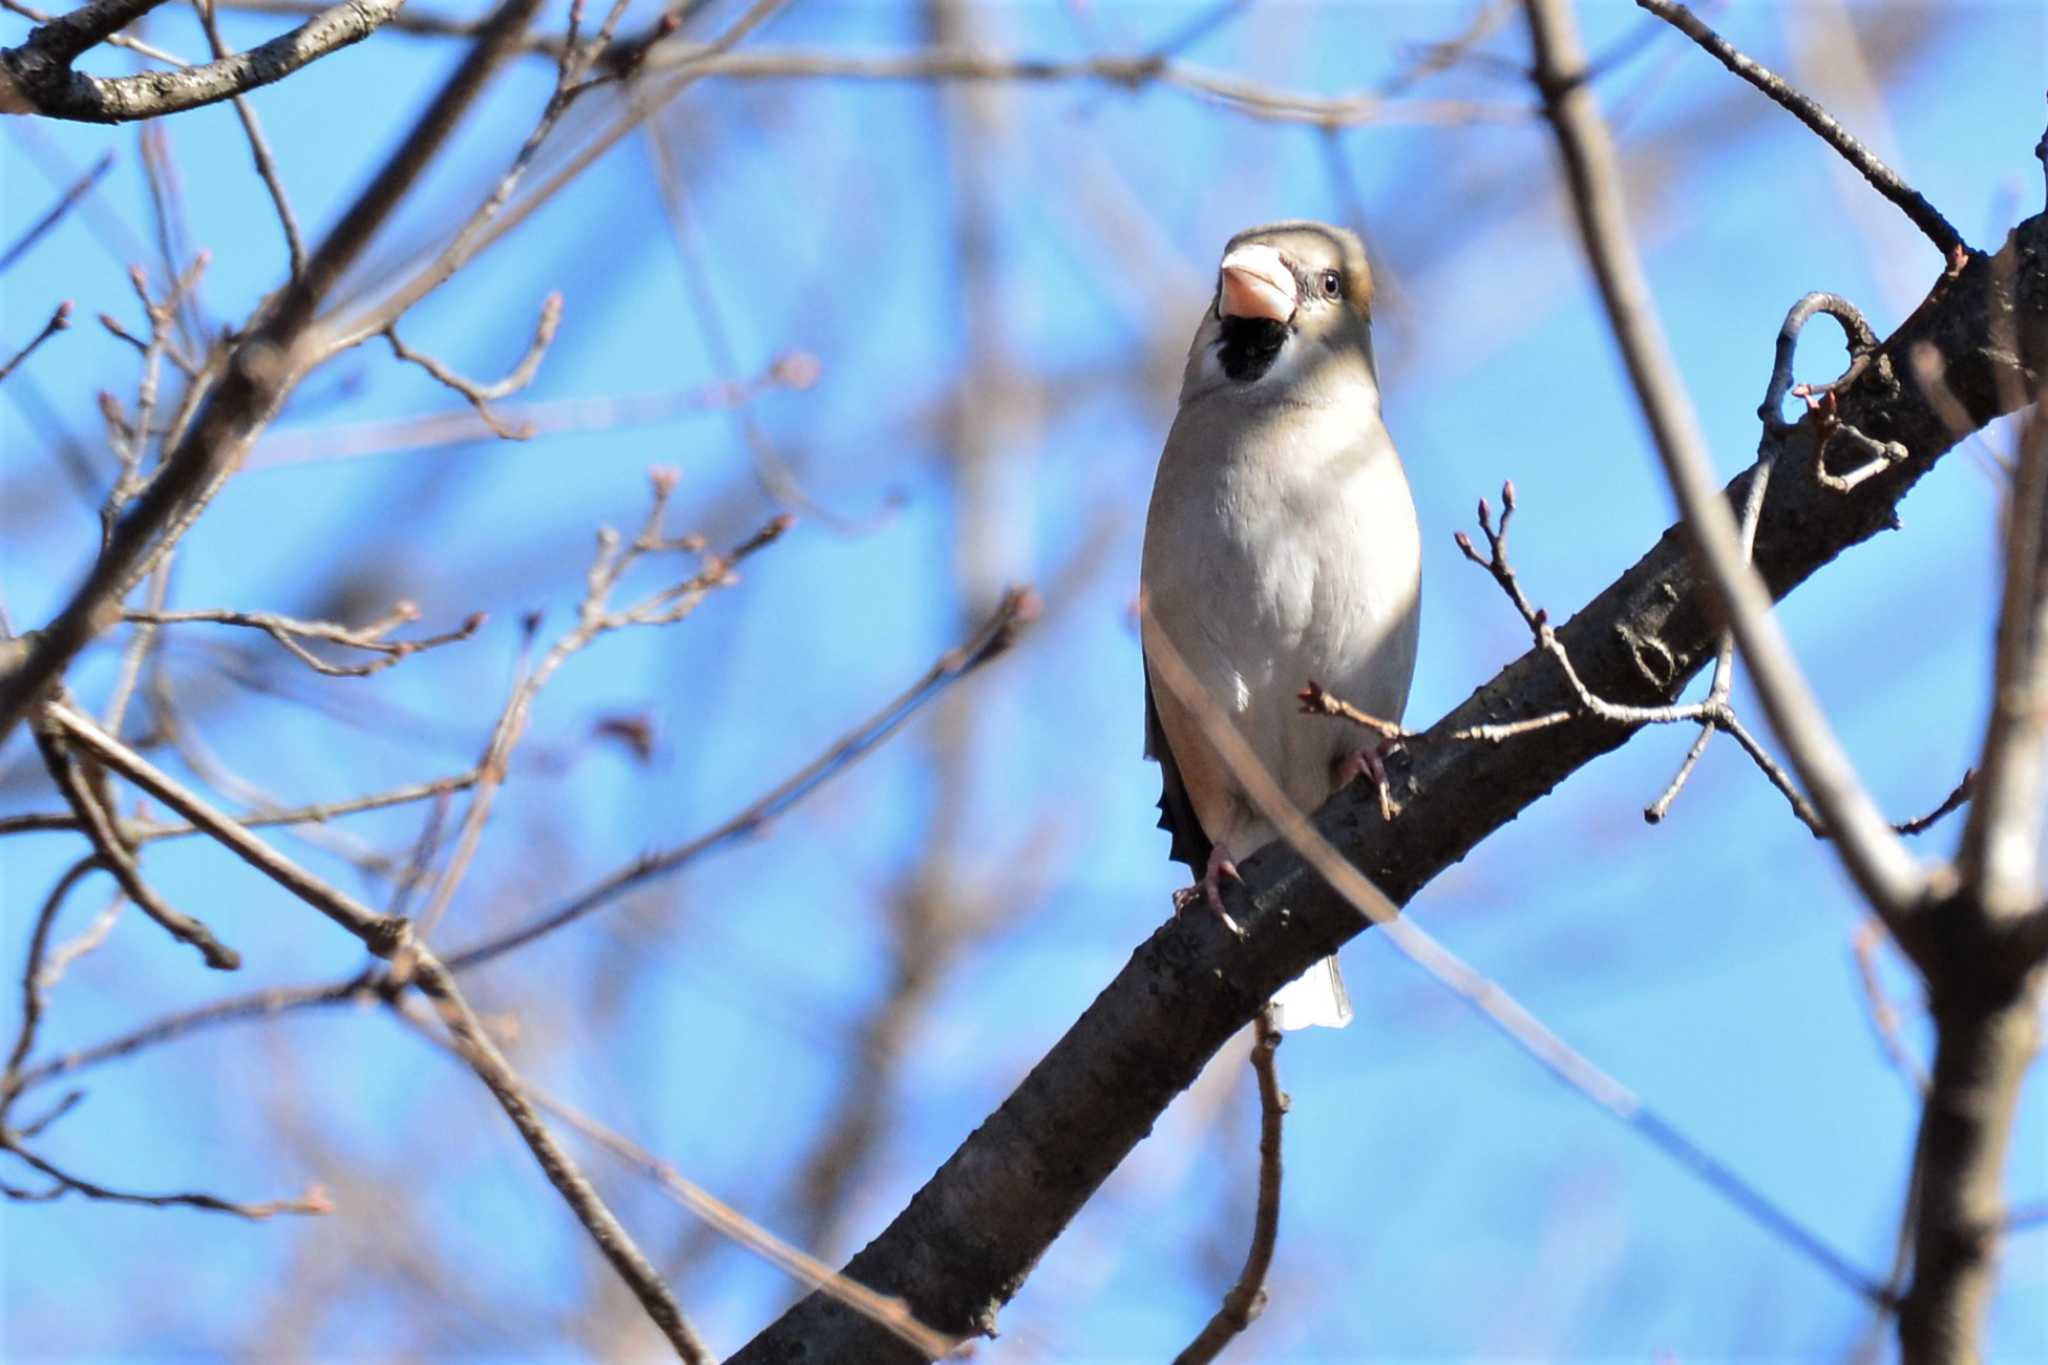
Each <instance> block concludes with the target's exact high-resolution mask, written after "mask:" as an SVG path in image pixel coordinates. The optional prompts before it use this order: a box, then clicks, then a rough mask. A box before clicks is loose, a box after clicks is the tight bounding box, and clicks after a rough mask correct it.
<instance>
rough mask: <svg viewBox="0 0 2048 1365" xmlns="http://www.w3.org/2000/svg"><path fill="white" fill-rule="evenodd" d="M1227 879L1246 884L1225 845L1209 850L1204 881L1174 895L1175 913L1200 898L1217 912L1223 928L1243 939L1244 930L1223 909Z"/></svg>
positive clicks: (1203, 874)
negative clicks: (1224, 880) (1224, 883)
mask: <svg viewBox="0 0 2048 1365" xmlns="http://www.w3.org/2000/svg"><path fill="white" fill-rule="evenodd" d="M1225 877H1228V878H1230V880H1232V881H1234V882H1237V883H1239V884H1242V883H1243V882H1244V878H1243V877H1242V876H1240V875H1239V874H1238V871H1237V864H1236V863H1234V862H1232V861H1231V860H1230V854H1229V852H1228V851H1226V850H1225V849H1224V847H1223V845H1221V844H1218V845H1216V846H1215V847H1214V848H1211V849H1210V850H1209V866H1208V870H1207V871H1205V872H1203V873H1202V880H1200V881H1198V882H1196V883H1195V884H1194V885H1193V886H1189V887H1184V888H1182V889H1181V890H1179V891H1177V892H1175V893H1174V897H1173V912H1174V913H1175V914H1176V915H1177V914H1179V913H1180V912H1181V911H1182V910H1185V909H1186V908H1187V907H1188V906H1190V905H1192V904H1194V901H1195V898H1196V897H1197V896H1200V897H1201V898H1202V899H1203V900H1205V901H1207V902H1208V903H1209V908H1210V909H1211V910H1213V911H1215V912H1216V918H1217V919H1219V920H1221V921H1222V922H1223V927H1224V928H1225V929H1228V930H1229V931H1230V932H1231V934H1232V936H1233V937H1236V938H1243V937H1244V929H1243V928H1242V927H1241V926H1239V924H1238V922H1237V921H1236V920H1234V919H1232V918H1231V917H1230V912H1229V911H1228V910H1225V909H1224V908H1223V879H1224V878H1225Z"/></svg>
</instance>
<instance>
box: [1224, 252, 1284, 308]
mask: <svg viewBox="0 0 2048 1365" xmlns="http://www.w3.org/2000/svg"><path fill="white" fill-rule="evenodd" d="M1295 301H1296V300H1295V293H1294V272H1293V271H1291V270H1289V269H1288V268H1287V262H1286V261H1284V260H1282V259H1281V257H1280V253H1279V252H1278V251H1275V250H1274V249H1273V248H1272V247H1269V246H1259V245H1249V246H1241V247H1239V248H1238V249H1237V250H1235V251H1233V252H1231V253H1230V254H1229V255H1228V256H1225V257H1224V258H1223V281H1222V298H1221V300H1220V305H1221V309H1222V313H1223V316H1224V317H1227V318H1269V319H1271V320H1272V321H1274V322H1285V321H1287V320H1288V319H1289V318H1291V317H1293V316H1294V305H1295Z"/></svg>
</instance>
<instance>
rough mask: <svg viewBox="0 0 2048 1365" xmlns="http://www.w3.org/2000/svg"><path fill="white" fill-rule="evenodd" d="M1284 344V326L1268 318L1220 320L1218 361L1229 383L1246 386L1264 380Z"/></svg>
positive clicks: (1284, 324) (1282, 323) (1285, 328)
mask: <svg viewBox="0 0 2048 1365" xmlns="http://www.w3.org/2000/svg"><path fill="white" fill-rule="evenodd" d="M1286 340H1287V324H1286V323H1284V322H1275V321H1273V320H1272V319H1271V318H1225V319H1223V348H1222V350H1221V351H1220V352H1219V356H1218V358H1219V359H1221V360H1222V362H1223V373H1224V374H1225V375H1226V376H1227V377H1228V378H1229V379H1230V380H1231V381H1232V382H1233V383H1238V384H1250V383H1253V382H1255V381H1257V380H1259V379H1262V378H1264V377H1265V374H1266V371H1267V370H1270V369H1272V368H1273V361H1274V360H1275V359H1276V358H1277V357H1278V356H1279V354H1280V347H1281V346H1282V345H1283V344H1284V343H1285V342H1286Z"/></svg>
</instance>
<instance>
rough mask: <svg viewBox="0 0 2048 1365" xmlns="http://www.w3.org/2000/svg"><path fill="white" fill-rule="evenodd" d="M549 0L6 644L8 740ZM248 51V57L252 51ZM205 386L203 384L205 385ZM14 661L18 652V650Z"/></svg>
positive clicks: (231, 460)
mask: <svg viewBox="0 0 2048 1365" xmlns="http://www.w3.org/2000/svg"><path fill="white" fill-rule="evenodd" d="M539 3H540V0H504V3H503V4H502V5H501V6H500V7H499V9H498V10H497V12H496V13H495V14H494V15H493V16H492V19H491V21H490V27H489V29H488V31H487V34H486V35H485V36H484V37H482V38H479V39H478V41H477V44H476V46H475V47H474V48H473V49H472V50H471V52H470V54H469V56H468V57H467V58H465V59H464V61H463V62H462V64H461V66H460V67H458V68H457V69H456V71H455V74H454V75H452V76H451V77H450V78H449V79H448V82H447V83H446V84H445V85H444V86H442V88H441V90H440V92H439V94H437V95H436V96H435V98H434V100H433V101H432V103H431V104H430V105H429V106H428V108H427V110H426V112H425V113H424V114H423V115H422V116H421V117H420V119H419V121H418V122H417V123H416V124H415V125H414V126H413V129H412V131H411V133H410V134H408V135H407V137H406V138H405V140H404V141H403V142H402V143H401V144H400V146H399V149H398V151H397V152H396V153H395V154H394V155H393V156H392V157H391V159H390V160H389V161H387V162H386V163H385V165H384V167H383V169H382V170H380V171H379V172H378V173H377V175H376V177H375V178H374V179H373V180H372V181H371V182H370V185H369V187H368V188H367V189H365V190H364V191H363V193H362V194H361V196H359V197H358V198H357V199H356V201H355V203H354V204H353V205H351V206H350V208H349V210H348V212H346V213H345V214H343V216H342V219H341V222H340V223H339V224H337V225H336V227H335V228H334V230H333V232H332V233H330V234H329V235H328V238H327V240H326V241H325V242H323V243H322V244H321V246H320V249H319V250H318V251H317V252H315V253H314V255H313V258H312V260H310V261H309V262H307V265H306V269H305V271H304V272H302V273H301V274H300V275H299V276H298V277H297V278H296V279H294V280H292V281H291V283H290V284H289V285H287V286H286V287H285V289H284V290H283V292H282V293H281V294H280V295H278V296H277V297H276V299H275V300H274V302H273V303H271V304H270V305H268V306H266V307H265V308H264V309H261V310H259V314H258V317H257V318H256V319H254V320H252V323H253V330H252V331H251V332H250V333H249V334H248V335H247V336H246V337H244V338H243V339H242V340H241V342H240V343H239V344H238V345H237V346H236V347H235V348H234V351H233V353H232V354H231V355H230V356H229V357H228V358H227V360H226V361H225V365H224V369H223V371H222V376H221V379H220V382H219V383H218V384H217V385H215V386H214V387H213V389H212V392H211V394H210V396H209V397H208V398H207V399H206V400H205V405H204V409H203V411H201V412H200V414H199V416H198V418H197V420H196V422H195V423H194V424H193V426H192V428H191V429H190V431H189V432H187V433H186V435H185V436H184V438H183V439H182V440H180V441H178V442H177V444H176V446H175V447H173V448H171V449H170V450H168V452H167V453H166V454H165V456H164V460H163V464H162V467H161V468H160V469H159V470H158V472H157V474H156V476H155V477H154V478H153V479H152V480H151V482H150V485H149V488H148V490H147V491H146V492H144V493H143V494H142V495H141V496H140V497H139V498H137V499H136V501H135V503H134V504H133V506H131V507H130V508H129V511H128V513H127V515H126V516H125V517H123V518H122V520H121V522H120V524H119V525H118V526H117V527H115V528H114V530H113V533H112V534H111V535H110V536H109V537H108V539H107V543H106V545H105V547H104V548H103V549H102V550H101V552H100V555H99V558H98V559H97V560H96V561H94V563H93V567H92V570H91V571H90V572H89V573H88V574H87V575H86V579H85V582H84V583H82V584H81V585H80V586H79V587H78V589H77V590H76V591H75V592H74V593H73V594H72V595H71V599H70V601H69V602H68V603H66V605H65V607H64V609H63V610H62V611H61V612H59V613H58V614H57V616H56V618H55V619H54V620H52V621H51V622H50V623H49V624H48V625H47V626H45V627H44V628H43V629H42V630H40V631H38V632H35V633H34V634H33V636H31V637H29V638H28V639H27V640H26V641H16V642H7V643H5V644H0V739H5V738H6V737H7V735H8V733H9V732H10V731H11V730H12V729H13V728H14V725H15V722H16V721H18V720H19V719H20V718H21V715H22V712H23V711H24V710H26V709H27V708H28V706H29V705H30V704H31V703H32V702H33V701H34V700H35V699H36V698H37V697H38V696H39V695H40V694H41V693H42V692H43V690H44V688H46V687H47V686H48V685H49V684H50V682H51V681H52V680H53V679H55V678H56V677H58V676H59V675H60V674H61V673H62V672H63V671H64V669H65V668H67V667H68V666H69V665H70V663H71V661H72V659H74V658H76V657H77V655H78V653H79V651H81V650H83V649H84V648H85V647H86V645H88V644H90V643H91V642H92V641H93V639H94V638H96V637H97V636H98V635H99V634H100V632H101V631H102V630H104V629H106V627H107V626H108V625H110V624H111V620H110V618H111V617H112V616H113V615H114V613H116V612H117V611H118V608H119V602H120V599H121V598H122V597H124V596H126V594H127V593H128V591H129V589H130V588H132V587H133V586H134V584H135V583H137V582H138V581H140V579H141V578H142V577H143V576H144V575H145V574H147V573H148V572H149V571H150V569H151V568H152V567H153V566H154V565H155V563H156V562H157V560H158V559H160V558H161V557H162V556H163V555H164V554H165V553H166V552H167V551H168V550H169V549H170V547H171V546H172V545H174V544H175V543H176V542H177V539H178V537H179V536H180V535H182V534H183V533H184V531H185V529H186V528H187V527H188V526H190V525H191V524H192V522H193V521H194V520H196V519H197V518H198V516H199V514H200V513H201V512H202V511H203V510H204V509H205V507H206V504H207V503H208V502H209V501H210V500H211V498H212V496H213V494H214V493H215V492H216V491H217V490H218V489H219V487H220V486H221V484H222V483H224V482H225V481H226V480H227V478H228V477H229V476H230V475H232V474H233V473H234V471H235V470H236V468H237V467H238V466H239V465H240V463H241V460H242V457H243V456H244V455H245V454H246V453H247V452H248V449H249V446H250V445H251V444H252V443H253V442H254V441H255V439H256V437H257V435H258V434H259V433H260V432H261V431H262V430H263V428H264V427H266V426H268V425H269V424H270V421H271V419H272V418H273V417H275V416H276V414H277V411H278V409H279V408H280V407H281V406H282V405H283V403H284V400H285V398H286V396H287V395H288V394H289V393H290V392H291V390H292V389H293V388H294V387H295V386H296V385H297V383H298V381H299V379H300V378H301V377H302V374H303V370H302V366H303V364H304V363H305V361H306V359H307V357H304V356H302V355H301V354H300V351H299V347H300V345H301V343H302V342H303V341H304V340H305V338H306V333H307V330H308V329H309V327H310V326H311V324H312V322H313V316H314V311H315V310H316V309H317V308H318V307H319V305H320V302H321V300H322V299H324V298H325V297H326V296H327V294H328V292H329V291H330V290H332V289H333V287H334V284H335V282H336V281H337V280H338V279H339V278H340V277H341V275H342V273H343V272H344V271H346V270H347V269H348V267H349V266H350V265H351V264H352V263H353V262H354V261H355V260H356V258H357V257H358V256H359V255H361V253H362V251H363V250H364V248H365V247H366V246H368V244H369V240H370V237H371V236H372V235H373V234H374V233H375V232H376V231H377V229H378V228H379V227H380V226H381V225H382V224H383V222H384V220H385V218H386V217H388V216H389V214H390V213H391V211H392V209H393V208H395V207H396V206H397V204H398V201H399V200H400V199H402V198H404V197H405V195H406V193H407V192H408V191H409V190H410V189H411V188H412V186H413V184H414V183H415V182H416V181H417V180H418V178H419V176H420V174H421V172H422V171H423V170H424V169H425V168H426V165H427V163H428V162H429V161H430V160H431V159H432V157H433V155H434V153H435V152H436V151H437V150H438V149H439V148H440V147H441V145H442V144H443V143H444V142H445V141H446V140H447V138H448V136H449V134H450V133H451V132H453V131H454V127H455V124H456V121H457V120H458V119H459V118H460V117H461V116H462V114H463V112H464V111H465V110H466V109H467V108H468V107H469V105H470V103H471V101H473V100H474V99H475V98H476V97H477V95H478V94H479V93H480V92H481V91H482V90H483V87H484V84H485V82H486V81H488V80H489V78H490V76H491V75H492V73H493V72H495V71H496V70H497V68H498V66H499V65H500V63H502V62H503V60H504V59H505V57H506V56H508V55H509V54H510V53H511V52H512V51H513V50H514V49H515V46H516V44H517V41H518V38H519V35H520V34H521V33H523V32H524V31H525V28H526V25H527V23H528V22H529V21H530V20H531V19H532V17H533V12H534V11H535V9H537V8H538V7H539ZM245 55H246V54H245ZM198 389H199V386H197V385H195V386H194V391H195V393H196V392H197V391H198ZM10 653H11V654H12V655H13V656H14V657H12V658H10V657H8V655H9V654H10Z"/></svg>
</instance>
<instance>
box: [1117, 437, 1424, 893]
mask: <svg viewBox="0 0 2048 1365" xmlns="http://www.w3.org/2000/svg"><path fill="white" fill-rule="evenodd" d="M1377 408H1378V405H1377V402H1376V401H1371V402H1360V403H1344V404H1341V405H1332V406H1326V407H1318V408H1303V407H1289V406H1278V405H1274V406H1267V407H1258V408H1245V409H1241V410H1238V411H1233V412H1229V413H1227V414H1225V413H1214V412H1209V413H1205V412H1203V411H1201V409H1200V408H1198V409H1197V410H1196V412H1195V413H1194V414H1192V415H1191V414H1190V413H1188V412H1186V411H1184V412H1183V413H1182V414H1181V416H1180V418H1179V419H1177V420H1176V422H1175V429H1174V433H1173V435H1172V436H1170V437H1169V438H1168V446H1167V454H1166V455H1165V457H1163V458H1162V460H1161V462H1160V468H1159V476H1158V481H1157V483H1156V484H1155V485H1154V489H1153V496H1152V507H1151V513H1150V518H1149V520H1148V523H1147V527H1146V536H1145V560H1144V571H1143V572H1144V587H1145V592H1146V599H1147V603H1148V606H1149V609H1150V618H1151V619H1150V620H1149V621H1148V623H1147V629H1148V632H1163V633H1164V634H1165V635H1166V636H1167V637H1168V638H1169V639H1170V640H1171V642H1172V643H1173V645H1174V647H1175V648H1176V649H1177V650H1178V652H1179V653H1180V654H1181V656H1182V658H1183V659H1184V660H1185V661H1186V663H1187V664H1188V666H1189V668H1190V670H1191V671H1192V672H1193V673H1194V675H1195V677H1196V678H1197V679H1198V680H1199V681H1200V682H1201V684H1202V686H1203V688H1204V689H1205V690H1206V692H1207V693H1208V695H1209V697H1210V698H1211V699H1212V700H1213V701H1214V702H1215V703H1216V704H1217V705H1218V706H1220V707H1221V708H1223V710H1224V711H1226V712H1227V713H1229V714H1230V716H1231V718H1232V719H1233V721H1234V722H1235V724H1236V726H1237V728H1238V730H1239V732H1240V733H1241V734H1242V735H1243V736H1244V738H1245V739H1246V740H1247V741H1248V742H1249V743H1250V745H1251V747H1252V749H1253V752H1254V753H1256V754H1257V755H1258V757H1259V759H1260V761H1261V762H1263V763H1264V764H1265V765H1266V766H1267V768H1268V770H1269V771H1271V772H1272V774H1273V776H1274V777H1275V778H1277V779H1278V780H1279V781H1280V783H1281V786H1282V788H1283V789H1284V790H1285V791H1286V792H1287V794H1288V796H1289V797H1290V798H1291V799H1292V800H1293V801H1295V803H1296V804H1297V805H1300V806H1301V807H1302V808H1304V809H1313V808H1314V807H1316V806H1318V805H1320V804H1321V803H1322V801H1323V800H1324V799H1325V798H1326V797H1327V796H1328V795H1329V792H1330V789H1331V784H1330V770H1331V766H1332V764H1333V763H1334V762H1335V761H1336V760H1337V759H1339V758H1341V757H1342V756H1343V755H1344V754H1346V753H1348V752H1350V751H1351V750H1352V749H1355V748H1357V747H1358V746H1359V745H1360V744H1361V743H1364V742H1365V741H1366V738H1367V737H1366V736H1365V735H1364V733H1363V732H1361V731H1359V730H1357V729H1356V728H1354V727H1350V726H1348V725H1346V724H1345V723H1343V722H1337V721H1331V720H1328V719H1321V718H1316V717H1309V716H1303V715H1302V714H1300V708H1299V705H1298V703H1297V701H1296V694H1297V693H1299V692H1300V690H1301V688H1302V687H1303V686H1304V685H1305V684H1306V683H1307V682H1308V681H1309V680H1310V679H1314V680H1316V681H1318V682H1320V683H1322V684H1323V685H1325V686H1326V687H1328V688H1330V689H1331V690H1332V691H1334V692H1336V693H1337V694H1338V695H1340V696H1342V697H1344V698H1345V699H1346V700H1348V701H1350V702H1352V703H1354V704H1355V705H1358V706H1360V707H1363V708H1364V709H1365V710H1367V711H1369V712H1372V713H1373V714H1375V715H1378V716H1382V717H1384V718H1386V719H1389V720H1393V719H1398V718H1399V716H1400V714H1401V711H1402V708H1403V707H1404V706H1405V705H1406V703H1407V699H1408V685H1409V681H1410V679H1411V678H1412V676H1413V674H1414V669H1415V648H1416V636H1417V626H1418V621H1419V616H1418V608H1419V605H1420V602H1419V590H1420V583H1421V557H1422V550H1421V539H1420V533H1419V531H1418V529H1417V527H1416V522H1415V507H1414V502H1413V500H1412V498H1411V497H1410V495H1409V491H1408V483H1407V479H1406V477H1405V476H1404V475H1403V473H1402V471H1401V465H1400V460H1399V458H1398V457H1397V456H1396V454H1395V452H1394V446H1393V441H1392V439H1391V438H1390V437H1389V436H1388V434H1387V431H1386V428H1385V426H1384V425H1383V424H1382V423H1381V422H1380V420H1379V416H1378V411H1377ZM1219 418H1221V419H1222V420H1218V419H1219ZM1152 648H1156V646H1154V645H1152V644H1150V643H1149V635H1148V649H1152ZM1156 693H1157V689H1155V695H1156ZM1159 701H1160V712H1161V722H1162V726H1163V728H1164V729H1165V731H1166V737H1167V741H1168V743H1169V745H1170V746H1171V747H1172V749H1173V752H1174V757H1175V759H1176V761H1177V762H1178V763H1179V765H1180V768H1181V770H1182V774H1183V778H1184V780H1185V781H1186V782H1187V785H1188V788H1189V795H1190V796H1191V797H1192V798H1193V800H1194V803H1195V808H1196V811H1197V813H1198V815H1199V816H1200V817H1201V821H1202V826H1203V829H1204V831H1205V832H1206V833H1208V834H1209V836H1210V838H1211V839H1217V840H1224V839H1230V842H1231V845H1232V850H1233V852H1235V853H1237V854H1239V855H1240V856H1242V855H1243V854H1245V853H1248V852H1249V851H1250V850H1249V848H1247V847H1244V846H1243V844H1242V842H1241V841H1240V840H1237V839H1231V833H1232V831H1233V830H1235V829H1238V828H1242V827H1244V826H1246V825H1247V824H1250V823H1252V822H1251V820H1250V818H1249V817H1250V812H1249V811H1248V810H1246V809H1245V803H1244V801H1243V798H1242V796H1241V794H1240V792H1239V791H1238V786H1239V784H1238V783H1237V782H1236V781H1235V780H1233V778H1232V777H1231V775H1230V773H1229V770H1228V768H1227V766H1225V765H1222V764H1220V763H1219V762H1217V761H1216V757H1215V755H1214V754H1213V753H1211V752H1208V751H1209V749H1210V746H1209V745H1208V744H1207V742H1206V741H1205V740H1204V739H1203V737H1202V735H1201V727H1200V725H1199V722H1198V721H1197V719H1196V717H1195V716H1194V715H1193V713H1192V712H1191V711H1189V710H1187V709H1186V708H1183V707H1179V706H1174V705H1171V704H1169V703H1168V701H1167V700H1166V699H1165V698H1159ZM1257 823H1258V824H1259V825H1261V826H1263V822H1257ZM1259 834H1260V836H1262V837H1261V838H1260V840H1259V841H1260V842H1263V841H1264V839H1265V838H1270V837H1271V832H1270V830H1266V829H1263V828H1260V830H1259Z"/></svg>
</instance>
